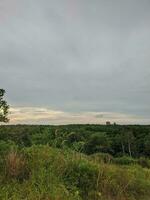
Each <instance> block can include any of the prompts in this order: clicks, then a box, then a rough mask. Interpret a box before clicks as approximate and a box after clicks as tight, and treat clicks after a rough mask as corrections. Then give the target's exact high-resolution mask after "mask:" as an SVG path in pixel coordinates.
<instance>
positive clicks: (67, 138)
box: [0, 125, 150, 158]
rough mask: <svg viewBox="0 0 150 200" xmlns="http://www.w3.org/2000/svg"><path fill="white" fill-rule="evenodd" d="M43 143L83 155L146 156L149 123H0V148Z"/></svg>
mask: <svg viewBox="0 0 150 200" xmlns="http://www.w3.org/2000/svg"><path fill="white" fill-rule="evenodd" d="M9 144H10V146H12V145H17V146H19V147H30V146H32V145H34V144H35V145H37V144H38V145H40V144H41V145H46V144H48V145H49V146H52V147H57V148H68V147H69V148H71V149H73V150H75V151H78V152H82V153H85V154H88V155H90V154H94V153H99V152H101V153H109V154H111V155H112V156H115V157H120V156H130V157H135V158H136V157H149V156H150V126H141V125H132V126H131V125H129V126H125V125H124V126H121V125H108V126H106V125H64V126H47V125H46V126H45V125H7V126H0V151H2V149H3V148H7V147H8V145H9Z"/></svg>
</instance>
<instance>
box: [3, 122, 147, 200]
mask: <svg viewBox="0 0 150 200" xmlns="http://www.w3.org/2000/svg"><path fill="white" fill-rule="evenodd" d="M149 144H150V126H120V125H112V126H104V125H68V126H31V125H16V126H0V199H2V200H20V199H21V200H37V199H38V200H149V196H150V159H149V156H150V151H149Z"/></svg>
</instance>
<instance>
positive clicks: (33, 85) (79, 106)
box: [0, 0, 150, 124]
mask: <svg viewBox="0 0 150 200" xmlns="http://www.w3.org/2000/svg"><path fill="white" fill-rule="evenodd" d="M0 88H4V89H5V90H6V92H7V96H6V98H7V101H8V103H9V104H10V105H11V114H10V118H11V121H10V123H51V124H63V123H104V122H105V121H106V120H111V121H112V122H113V121H116V122H117V123H144V124H146V123H150V0H0Z"/></svg>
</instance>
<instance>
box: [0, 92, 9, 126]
mask: <svg viewBox="0 0 150 200" xmlns="http://www.w3.org/2000/svg"><path fill="white" fill-rule="evenodd" d="M4 94H5V90H3V89H0V122H8V118H7V114H8V109H9V106H8V104H7V102H6V101H5V100H4Z"/></svg>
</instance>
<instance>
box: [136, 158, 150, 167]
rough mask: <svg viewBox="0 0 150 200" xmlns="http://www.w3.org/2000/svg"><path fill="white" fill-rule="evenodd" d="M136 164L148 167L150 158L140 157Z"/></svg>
mask: <svg viewBox="0 0 150 200" xmlns="http://www.w3.org/2000/svg"><path fill="white" fill-rule="evenodd" d="M138 164H139V165H141V166H142V167H146V168H150V160H149V159H148V158H144V157H141V158H139V159H138Z"/></svg>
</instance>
